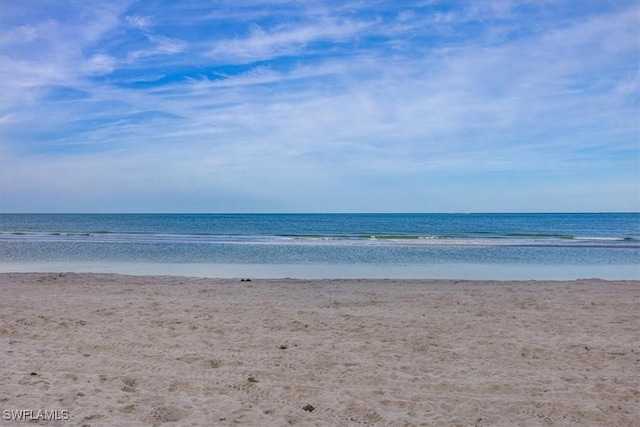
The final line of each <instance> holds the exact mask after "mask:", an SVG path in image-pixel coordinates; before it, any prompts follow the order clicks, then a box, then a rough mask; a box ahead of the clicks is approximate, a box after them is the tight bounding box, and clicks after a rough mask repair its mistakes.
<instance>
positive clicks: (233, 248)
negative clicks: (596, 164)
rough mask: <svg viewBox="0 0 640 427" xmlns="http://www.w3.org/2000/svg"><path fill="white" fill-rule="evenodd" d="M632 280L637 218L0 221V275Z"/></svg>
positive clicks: (65, 217)
mask: <svg viewBox="0 0 640 427" xmlns="http://www.w3.org/2000/svg"><path fill="white" fill-rule="evenodd" d="M18 271H52V272H62V271H69V272H112V273H126V274H161V275H184V276H197V277H247V278H250V277H263V278H282V277H294V278H302V279H312V278H391V279H393V278H414V279H428V278H434V279H496V280H498V279H499V280H516V279H522V280H525V279H537V280H569V279H578V278H602V279H633V280H640V213H535V214H521V213H518V214H502V213H500V214H473V213H472V214H0V272H18Z"/></svg>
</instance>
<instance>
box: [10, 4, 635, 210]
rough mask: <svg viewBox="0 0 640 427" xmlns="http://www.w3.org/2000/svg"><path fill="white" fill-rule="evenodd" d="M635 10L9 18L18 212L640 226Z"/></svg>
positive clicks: (424, 8) (261, 7) (390, 8)
mask: <svg viewBox="0 0 640 427" xmlns="http://www.w3.org/2000/svg"><path fill="white" fill-rule="evenodd" d="M639 71H640V0H512V1H509V0H459V1H457V0H406V1H405V0H403V1H396V0H341V1H337V0H336V1H332V0H327V1H315V0H300V1H284V0H261V1H257V0H234V1H225V0H207V1H204V0H189V1H180V2H176V1H172V0H166V1H165V0H141V1H129V0H109V1H95V2H93V1H92V2H87V1H79V0H78V1H74V0H68V1H58V0H55V1H54V0H52V1H46V0H40V1H35V0H21V1H2V3H0V211H2V212H176V213H179V212H212V213H216V212H573V211H589V212H598V211H619V212H621V211H640V87H639V80H640V72H639Z"/></svg>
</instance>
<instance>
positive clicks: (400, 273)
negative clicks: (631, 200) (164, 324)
mask: <svg viewBox="0 0 640 427" xmlns="http://www.w3.org/2000/svg"><path fill="white" fill-rule="evenodd" d="M3 273H76V274H124V275H131V276H171V277H197V278H216V277H217V278H224V279H232V278H236V277H256V278H263V279H285V278H291V279H298V280H322V279H338V280H339V279H345V280H355V279H363V280H500V281H511V280H553V281H566V280H580V279H591V278H595V279H601V280H639V281H640V266H638V265H637V264H604V265H581V264H576V265H567V264H519V263H503V264H497V263H496V264H487V263H464V262H459V263H446V262H444V263H428V264H399V265H396V264H388V265H387V264H380V265H376V264H360V263H345V264H322V263H315V264H304V263H300V264H260V263H253V264H247V263H235V264H234V263H220V264H213V263H170V262H164V263H158V262H73V261H72V262H22V263H19V262H4V263H3V264H2V266H1V268H0V274H3Z"/></svg>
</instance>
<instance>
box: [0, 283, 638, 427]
mask: <svg viewBox="0 0 640 427" xmlns="http://www.w3.org/2000/svg"><path fill="white" fill-rule="evenodd" d="M0 289H1V291H2V299H1V301H0V346H1V349H2V352H1V354H2V356H1V362H0V372H1V375H0V403H1V404H0V409H2V410H3V419H2V421H0V425H16V424H17V425H31V424H33V423H35V424H36V425H55V426H58V425H87V426H105V425H210V426H213V425H221V426H231V425H248V426H258V425H259V426H270V425H272V426H282V425H288V424H291V425H301V426H304V425H317V426H348V425H394V426H396V425H397V426H413V425H416V426H418V425H428V426H431V425H433V426H474V425H478V426H483V425H486V426H537V425H540V426H548V425H558V426H587V425H588V426H637V425H640V403H639V402H640V283H639V282H637V281H620V282H615V281H600V280H579V281H572V282H524V281H522V282H491V281H443V280H438V281H435V280H434V281H429V280H426V281H425V280H421V281H403V280H361V281H359V280H312V281H304V280H293V279H285V280H275V279H271V280H260V279H255V278H252V279H251V281H244V280H242V281H241V279H240V278H238V279H199V278H183V277H152V276H123V275H112V274H101V275H98V274H57V273H56V274H35V273H26V274H18V273H6V274H0ZM12 411H18V412H19V411H31V412H22V416H23V417H30V418H37V417H38V416H39V415H40V416H41V418H45V416H44V415H43V414H42V413H38V411H50V412H49V413H48V414H49V416H50V417H51V415H53V417H54V418H55V417H57V418H60V419H58V420H53V421H46V420H44V419H40V420H35V421H34V420H32V421H31V422H28V421H26V420H24V421H16V420H15V418H16V416H17V415H18V412H12ZM62 418H68V419H62Z"/></svg>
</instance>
